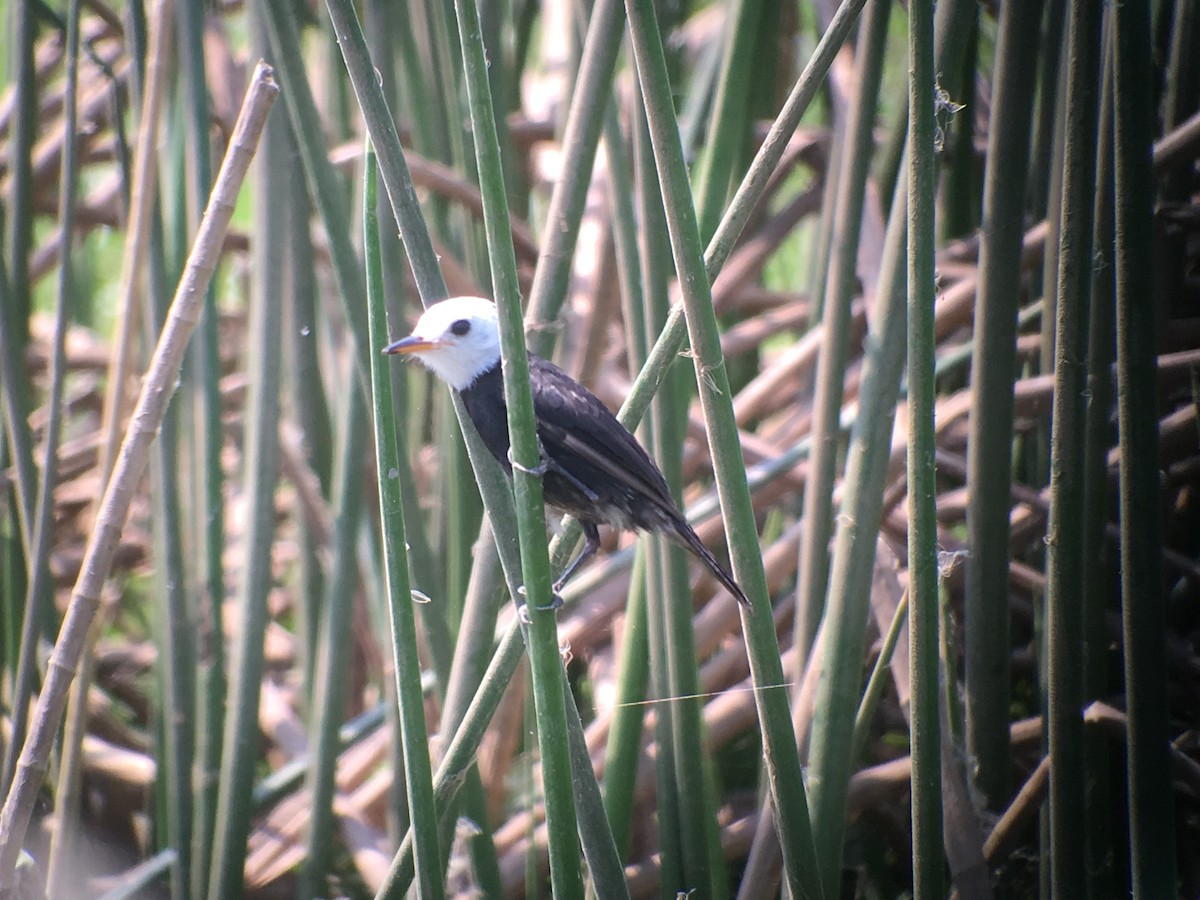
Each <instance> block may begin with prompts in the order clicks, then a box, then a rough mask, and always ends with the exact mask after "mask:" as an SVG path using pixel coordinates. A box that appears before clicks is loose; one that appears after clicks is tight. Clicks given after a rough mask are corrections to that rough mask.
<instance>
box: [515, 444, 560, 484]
mask: <svg viewBox="0 0 1200 900" xmlns="http://www.w3.org/2000/svg"><path fill="white" fill-rule="evenodd" d="M508 464H509V465H510V466H512V467H513V468H514V469H516V470H517V471H518V472H524V473H525V474H526V475H532V476H533V477H534V478H541V477H542V476H543V475H545V474H546V473H547V472H548V471H550V463H549V461H548V460H547V459H546V458H545V457H544V456H543V457H542V461H541V462H540V463H539V464H538V465H536V466H534V467H533V468H532V469H531V468H530V467H529V466H523V465H521V464H520V463H519V462H517V461H516V460H515V459H513V452H512V447H509V448H508Z"/></svg>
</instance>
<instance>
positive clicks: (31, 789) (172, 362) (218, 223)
mask: <svg viewBox="0 0 1200 900" xmlns="http://www.w3.org/2000/svg"><path fill="white" fill-rule="evenodd" d="M278 93H279V88H278V86H277V85H276V83H275V79H274V76H273V72H272V69H271V68H270V67H269V66H267V65H266V64H264V63H259V65H258V67H257V68H256V69H255V72H254V76H253V78H252V79H251V81H250V86H249V88H248V89H247V91H246V99H245V101H244V102H243V104H242V111H241V113H240V115H239V116H238V121H237V125H236V127H235V128H234V132H233V136H232V138H231V139H230V142H229V149H228V151H227V152H226V154H225V160H224V162H223V163H222V165H221V171H220V173H219V174H218V176H217V181H216V184H215V185H214V187H213V191H212V195H211V196H210V197H209V202H208V207H207V209H206V210H205V212H204V218H203V220H202V221H201V223H200V230H199V231H198V232H197V234H196V240H195V243H194V244H193V245H192V251H191V254H190V256H189V257H188V261H187V265H186V266H185V268H184V272H183V277H182V278H181V279H180V281H179V287H178V288H177V290H176V293H175V300H174V301H173V303H172V304H171V312H170V314H169V316H168V318H167V323H166V325H165V326H164V327H163V331H162V334H161V336H160V337H159V341H158V346H157V347H156V348H155V351H154V357H153V359H152V360H151V362H150V368H149V370H148V371H147V373H146V379H145V382H144V384H143V387H142V392H141V395H140V396H139V397H138V402H137V407H136V408H135V410H134V413H133V417H132V419H131V420H130V423H129V428H128V430H127V432H126V435H125V440H124V442H123V443H122V445H121V452H120V455H119V456H118V457H117V461H116V466H115V468H114V470H113V476H112V479H111V480H110V482H109V485H108V489H107V490H106V491H105V494H104V501H103V502H102V503H101V506H100V512H99V515H98V516H97V519H96V526H95V529H94V530H93V532H92V535H91V537H90V539H89V540H88V546H87V552H86V554H85V556H84V561H83V566H82V568H81V569H80V572H79V578H78V580H77V581H76V583H75V588H74V590H73V591H72V593H71V603H70V606H69V607H68V608H67V614H66V617H65V619H64V620H63V624H62V629H61V631H60V632H59V636H58V640H57V642H56V643H55V647H54V652H53V654H52V655H51V657H50V663H49V666H48V672H47V675H46V682H45V685H44V686H43V689H42V694H41V697H40V698H39V700H38V706H37V711H36V713H35V716H34V720H33V724H32V727H31V728H30V732H29V735H28V737H27V738H26V739H25V745H24V747H23V748H22V750H21V757H20V761H19V763H18V765H17V773H16V777H15V778H14V780H13V784H12V787H11V789H10V791H9V794H8V796H7V797H6V798H5V801H4V807H3V810H2V811H0V894H3V893H7V892H9V891H11V889H12V887H13V875H14V868H15V866H16V862H17V857H18V855H19V854H20V851H21V844H22V841H23V839H24V837H25V831H26V829H27V828H28V826H29V819H30V815H31V814H32V812H33V804H34V800H35V799H36V797H37V793H38V789H39V788H40V787H41V784H42V779H43V778H44V776H45V773H46V765H47V760H48V758H49V756H50V750H51V748H52V746H53V744H54V736H55V734H56V733H57V731H58V724H59V720H60V719H61V717H62V713H63V707H64V706H65V704H66V701H67V692H68V691H69V689H70V687H71V682H72V680H73V679H74V677H75V672H76V669H77V668H78V666H79V662H80V657H81V654H82V651H83V648H84V643H85V641H86V639H87V632H88V628H89V626H90V625H91V622H92V619H93V618H95V615H96V611H97V610H98V609H99V606H100V592H101V589H102V588H103V587H104V582H105V580H106V579H107V577H108V573H109V570H110V568H111V567H112V562H113V557H114V555H115V554H116V550H117V545H118V543H119V540H120V537H121V530H122V528H123V527H124V524H125V519H126V516H127V515H128V513H129V505H130V503H131V501H132V500H133V494H134V491H135V490H136V488H137V485H138V483H139V482H140V481H141V478H142V475H143V474H144V473H145V471H146V465H147V463H148V461H149V456H150V446H151V443H152V442H153V440H154V438H155V436H156V435H157V434H158V429H159V425H160V424H161V422H162V418H163V414H164V412H165V411H166V408H167V404H168V403H169V402H170V400H171V396H172V395H173V394H174V392H175V383H176V381H177V379H178V377H179V367H180V364H181V363H182V361H183V354H184V351H185V350H186V348H187V344H188V339H189V338H190V337H191V334H192V331H193V330H194V329H195V327H196V323H197V321H198V320H199V317H200V312H201V306H202V303H203V299H204V293H205V291H206V290H207V289H208V284H209V281H210V280H211V279H212V274H213V270H214V268H215V267H216V264H217V261H218V259H219V258H220V254H221V247H222V243H223V241H224V238H225V232H226V230H227V229H228V227H229V221H230V219H231V218H232V216H233V208H234V203H235V202H236V200H237V194H238V189H239V188H240V187H241V184H242V181H243V180H244V178H245V176H246V171H247V169H248V168H249V166H250V161H251V159H253V157H254V152H255V149H256V148H257V146H258V140H259V137H260V136H261V134H262V130H263V126H264V124H265V123H266V119H267V113H269V112H270V110H271V106H272V104H273V103H274V101H275V98H276V96H277V95H278Z"/></svg>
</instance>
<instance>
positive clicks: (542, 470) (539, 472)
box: [508, 447, 600, 503]
mask: <svg viewBox="0 0 1200 900" xmlns="http://www.w3.org/2000/svg"><path fill="white" fill-rule="evenodd" d="M508 464H509V465H510V466H512V467H513V468H514V469H517V470H518V471H520V472H524V473H525V474H526V475H532V476H533V477H534V478H541V477H542V476H543V475H545V474H546V473H547V472H553V473H554V474H555V475H558V476H560V477H561V478H562V479H563V480H564V481H568V482H570V484H571V486H572V487H573V488H575V490H577V491H579V493H581V494H583V496H585V497H587V499H588V500H590V501H591V502H592V503H595V502H596V501H597V500H599V499H600V498H599V496H598V495H597V494H596V492H595V491H593V490H592V489H591V488H590V487H588V486H587V485H586V484H584V483H583V482H582V481H580V480H579V479H578V478H576V477H575V476H574V475H572V474H571V473H570V472H568V471H567V470H566V469H565V468H563V467H562V466H561V465H559V464H558V463H557V462H556V461H555V460H554V457H552V456H547V455H546V454H544V453H543V454H542V461H541V462H540V463H538V465H537V466H536V467H535V468H532V469H531V468H529V466H523V465H521V464H520V463H519V462H517V461H516V460H515V459H513V455H512V447H509V448H508Z"/></svg>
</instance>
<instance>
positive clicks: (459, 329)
mask: <svg viewBox="0 0 1200 900" xmlns="http://www.w3.org/2000/svg"><path fill="white" fill-rule="evenodd" d="M470 330H471V323H470V322H469V321H467V320H466V319H459V320H458V321H457V322H455V323H454V324H453V325H451V326H450V333H451V334H455V335H458V336H459V337H462V336H463V335H464V334H466V333H467V332H468V331H470Z"/></svg>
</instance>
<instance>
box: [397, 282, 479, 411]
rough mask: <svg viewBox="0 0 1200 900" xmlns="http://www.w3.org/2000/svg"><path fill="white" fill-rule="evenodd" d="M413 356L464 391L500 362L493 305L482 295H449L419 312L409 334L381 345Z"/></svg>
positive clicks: (453, 386) (450, 383)
mask: <svg viewBox="0 0 1200 900" xmlns="http://www.w3.org/2000/svg"><path fill="white" fill-rule="evenodd" d="M383 352H384V353H398V354H404V355H411V356H415V357H416V358H417V359H419V360H420V361H421V362H422V363H424V364H425V366H426V367H427V368H429V369H430V370H432V371H433V373H434V374H435V375H437V376H438V377H439V378H441V379H442V380H443V381H445V382H446V383H447V384H448V385H450V387H452V388H454V389H455V390H456V391H464V390H466V389H467V388H469V387H470V386H471V385H472V384H474V383H475V379H477V378H478V377H479V376H480V375H482V374H483V373H484V372H486V371H488V370H489V369H491V368H492V367H493V366H495V365H496V363H498V362H499V361H500V323H499V321H498V320H497V318H496V304H495V303H493V302H492V301H491V300H487V299H485V298H483V297H451V298H450V299H449V300H442V301H441V302H440V303H435V304H433V306H431V307H429V309H427V310H425V312H424V313H422V314H421V318H419V319H418V320H417V324H416V327H415V328H413V332H412V334H410V335H409V336H408V337H406V338H401V339H400V340H398V341H396V342H395V343H394V344H389V345H388V346H386V347H384V348H383Z"/></svg>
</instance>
